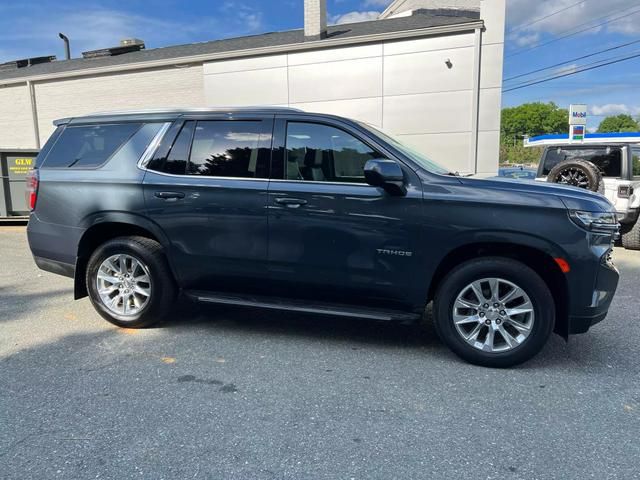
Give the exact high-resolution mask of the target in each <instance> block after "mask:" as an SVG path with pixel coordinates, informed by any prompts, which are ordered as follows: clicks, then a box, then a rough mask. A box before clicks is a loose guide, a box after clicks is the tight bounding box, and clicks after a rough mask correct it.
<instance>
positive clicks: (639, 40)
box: [503, 39, 640, 82]
mask: <svg viewBox="0 0 640 480" xmlns="http://www.w3.org/2000/svg"><path fill="white" fill-rule="evenodd" d="M636 43H640V39H638V40H634V41H632V42H627V43H622V44H620V45H616V46H615V47H610V48H606V49H604V50H599V51H597V52H593V53H589V54H588V55H582V56H581V57H576V58H572V59H570V60H566V61H564V62H560V63H555V64H553V65H549V66H548V67H543V68H538V69H537V70H531V71H530V72H526V73H521V74H519V75H514V76H513V77H509V78H505V79H504V80H503V81H505V82H508V81H510V80H515V79H516V78H520V77H527V76H529V75H532V74H534V73H538V72H543V71H545V70H550V69H552V68H555V67H560V66H562V65H566V64H567V63H571V62H576V61H578V60H584V59H585V58H589V57H595V56H596V55H600V54H601V53H606V52H611V51H613V50H617V49H619V48H624V47H628V46H629V45H634V44H636Z"/></svg>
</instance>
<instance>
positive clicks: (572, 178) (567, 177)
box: [556, 167, 591, 188]
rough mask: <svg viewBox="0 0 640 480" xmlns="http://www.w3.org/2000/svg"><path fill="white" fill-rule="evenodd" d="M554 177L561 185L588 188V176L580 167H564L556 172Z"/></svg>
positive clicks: (589, 183) (589, 184)
mask: <svg viewBox="0 0 640 480" xmlns="http://www.w3.org/2000/svg"><path fill="white" fill-rule="evenodd" d="M556 178H557V179H558V183H560V184H563V185H572V186H574V187H580V188H589V187H590V186H591V182H590V181H589V177H587V175H586V174H585V173H584V171H583V170H582V169H580V168H574V167H569V168H565V169H564V170H561V171H560V172H559V173H558V175H557V177H556Z"/></svg>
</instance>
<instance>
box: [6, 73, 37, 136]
mask: <svg viewBox="0 0 640 480" xmlns="http://www.w3.org/2000/svg"><path fill="white" fill-rule="evenodd" d="M35 143H36V142H35V137H34V133H33V120H32V117H31V102H30V101H29V89H28V88H27V86H26V85H16V86H8V87H4V88H0V148H34V147H35Z"/></svg>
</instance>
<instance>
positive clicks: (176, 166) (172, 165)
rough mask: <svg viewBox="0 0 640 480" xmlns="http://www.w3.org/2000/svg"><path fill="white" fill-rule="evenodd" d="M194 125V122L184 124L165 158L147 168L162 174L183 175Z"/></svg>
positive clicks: (185, 169)
mask: <svg viewBox="0 0 640 480" xmlns="http://www.w3.org/2000/svg"><path fill="white" fill-rule="evenodd" d="M195 124H196V122H185V123H184V125H183V126H182V129H180V133H179V134H178V136H177V137H176V139H175V141H174V142H173V145H172V146H171V149H170V150H169V153H168V154H167V156H166V158H162V159H160V161H159V162H157V164H156V162H154V164H153V165H151V164H150V165H149V168H150V169H152V170H158V171H161V172H164V173H171V174H174V175H184V174H185V172H186V171H187V159H188V158H189V150H190V148H191V140H192V139H193V130H194V127H195Z"/></svg>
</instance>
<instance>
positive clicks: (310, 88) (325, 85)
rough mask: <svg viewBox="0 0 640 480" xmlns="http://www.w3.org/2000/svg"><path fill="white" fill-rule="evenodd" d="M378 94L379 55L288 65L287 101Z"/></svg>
mask: <svg viewBox="0 0 640 480" xmlns="http://www.w3.org/2000/svg"><path fill="white" fill-rule="evenodd" d="M381 95H382V58H381V57H380V58H365V59H360V60H346V61H343V62H328V63H317V64H312V65H300V66H295V67H289V99H290V102H291V103H300V102H315V101H324V100H344V99H349V98H365V97H379V96H381Z"/></svg>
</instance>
